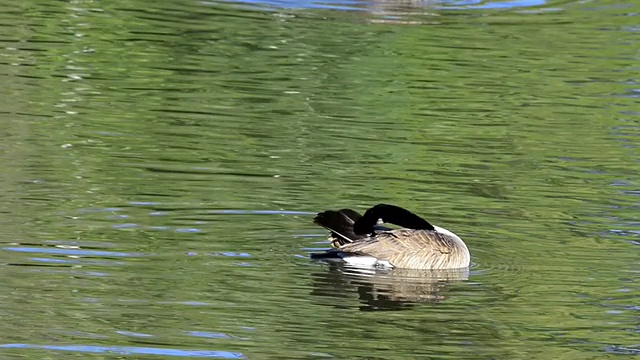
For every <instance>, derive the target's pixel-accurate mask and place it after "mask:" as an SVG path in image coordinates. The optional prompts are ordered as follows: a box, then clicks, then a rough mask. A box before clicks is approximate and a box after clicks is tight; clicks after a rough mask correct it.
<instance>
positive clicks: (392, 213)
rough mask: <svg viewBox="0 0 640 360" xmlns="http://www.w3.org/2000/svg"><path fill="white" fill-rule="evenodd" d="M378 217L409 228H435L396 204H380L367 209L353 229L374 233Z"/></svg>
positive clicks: (359, 232)
mask: <svg viewBox="0 0 640 360" xmlns="http://www.w3.org/2000/svg"><path fill="white" fill-rule="evenodd" d="M378 219H382V221H383V222H386V223H391V224H395V225H398V226H401V227H404V228H408V229H415V230H434V228H433V225H431V224H429V223H428V222H427V221H426V220H425V219H423V218H421V217H420V216H418V215H416V214H414V213H412V212H411V211H409V210H406V209H403V208H401V207H399V206H395V205H387V204H378V205H376V206H374V207H372V208H371V209H369V210H367V212H365V213H364V215H363V216H362V217H361V218H360V219H358V221H356V223H355V224H354V225H353V231H354V232H355V233H356V234H358V235H363V234H371V233H373V230H374V228H373V227H374V226H375V225H376V224H377V223H378Z"/></svg>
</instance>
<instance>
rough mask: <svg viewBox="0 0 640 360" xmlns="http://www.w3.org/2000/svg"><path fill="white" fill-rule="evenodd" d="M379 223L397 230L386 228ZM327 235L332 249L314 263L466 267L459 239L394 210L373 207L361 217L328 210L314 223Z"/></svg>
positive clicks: (316, 256)
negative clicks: (339, 262)
mask: <svg viewBox="0 0 640 360" xmlns="http://www.w3.org/2000/svg"><path fill="white" fill-rule="evenodd" d="M378 220H382V222H387V223H391V224H395V225H398V226H401V227H402V228H401V229H395V230H394V229H390V228H384V227H381V226H379V224H378ZM313 222H314V223H316V224H317V225H320V226H322V227H324V228H325V229H327V230H329V231H331V237H330V241H331V246H332V247H333V249H331V250H329V251H327V252H325V253H322V254H312V255H311V257H312V258H313V259H318V260H324V261H342V262H345V263H347V264H350V265H354V266H365V267H381V268H404V269H458V268H466V267H468V266H469V261H470V255H469V250H468V249H467V246H466V245H465V243H464V242H463V241H462V239H461V238H460V237H458V235H456V234H454V233H452V232H451V231H449V230H447V229H444V228H441V227H439V226H433V225H431V224H429V223H428V222H427V221H426V220H424V219H423V218H421V217H419V216H418V215H416V214H414V213H412V212H410V211H408V210H406V209H403V208H401V207H399V206H394V205H387V204H378V205H376V206H374V207H372V208H370V209H369V210H367V211H366V212H365V213H364V216H360V214H359V213H358V212H356V211H354V210H350V209H342V210H338V211H334V210H327V211H323V212H321V213H318V215H317V216H316V217H315V219H314V220H313Z"/></svg>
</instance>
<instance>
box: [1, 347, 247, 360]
mask: <svg viewBox="0 0 640 360" xmlns="http://www.w3.org/2000/svg"><path fill="white" fill-rule="evenodd" d="M0 348H5V349H39V350H56V351H70V352H81V353H98V354H117V355H159V356H176V357H195V358H218V359H243V358H244V355H243V354H242V353H237V352H228V351H214V350H178V349H162V348H151V347H134V346H93V345H35V344H0Z"/></svg>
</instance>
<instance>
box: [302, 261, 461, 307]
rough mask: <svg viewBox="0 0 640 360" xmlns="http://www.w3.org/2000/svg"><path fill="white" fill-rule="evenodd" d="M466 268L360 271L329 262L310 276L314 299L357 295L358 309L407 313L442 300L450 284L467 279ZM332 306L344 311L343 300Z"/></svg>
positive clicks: (346, 304)
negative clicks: (315, 297) (406, 311)
mask: <svg viewBox="0 0 640 360" xmlns="http://www.w3.org/2000/svg"><path fill="white" fill-rule="evenodd" d="M468 277H469V269H468V268H466V269H447V270H415V269H393V270H381V269H363V268H358V267H349V266H348V265H345V264H340V263H331V264H328V265H326V268H324V269H323V270H322V271H319V272H316V273H315V274H313V278H312V281H313V290H312V292H311V294H312V295H314V296H321V297H331V298H349V297H352V296H353V295H355V294H357V297H358V299H359V300H360V302H361V304H360V310H362V311H376V310H408V309H411V308H412V307H413V306H414V305H416V304H419V303H438V302H441V301H443V300H445V299H446V298H447V297H446V296H445V294H446V293H447V291H448V289H449V287H450V285H451V284H452V283H454V282H457V281H463V280H467V279H468ZM331 304H332V306H335V307H343V308H347V307H350V306H353V304H351V303H349V302H345V301H339V302H335V301H332V302H331Z"/></svg>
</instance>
